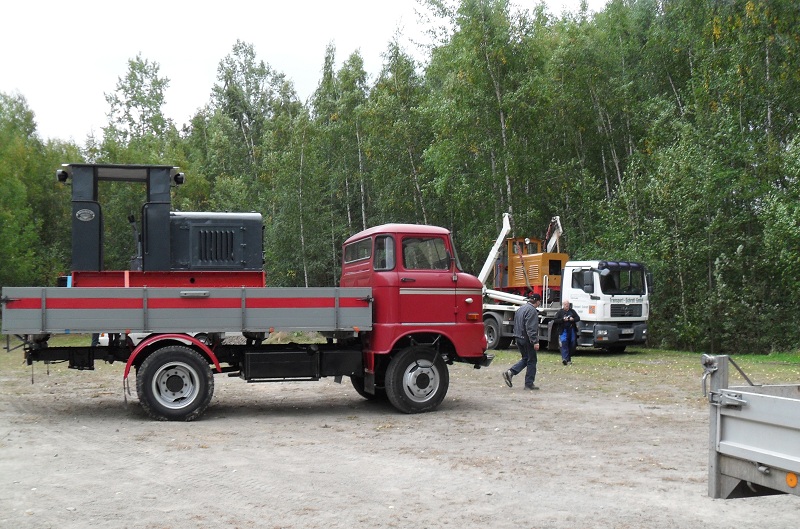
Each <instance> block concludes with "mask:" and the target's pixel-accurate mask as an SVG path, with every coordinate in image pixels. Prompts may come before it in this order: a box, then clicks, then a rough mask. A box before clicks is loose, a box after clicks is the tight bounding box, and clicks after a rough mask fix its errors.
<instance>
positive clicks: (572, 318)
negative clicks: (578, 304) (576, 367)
mask: <svg viewBox="0 0 800 529" xmlns="http://www.w3.org/2000/svg"><path fill="white" fill-rule="evenodd" d="M579 321H581V317H580V316H578V313H577V312H575V309H573V308H572V304H571V303H570V302H569V300H567V299H565V300H564V301H563V302H562V303H561V308H560V309H558V312H556V315H555V317H554V318H553V323H554V324H556V325H558V343H559V344H560V345H561V363H562V364H563V365H565V366H567V365H572V353H574V352H575V348H576V347H577V344H578V327H577V326H576V325H575V324H576V323H577V322H579Z"/></svg>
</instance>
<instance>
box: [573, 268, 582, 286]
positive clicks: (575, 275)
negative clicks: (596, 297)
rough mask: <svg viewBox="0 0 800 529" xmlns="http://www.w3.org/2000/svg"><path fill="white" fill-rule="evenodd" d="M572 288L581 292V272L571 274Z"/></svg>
mask: <svg viewBox="0 0 800 529" xmlns="http://www.w3.org/2000/svg"><path fill="white" fill-rule="evenodd" d="M572 288H577V289H578V290H583V270H575V271H574V272H572Z"/></svg>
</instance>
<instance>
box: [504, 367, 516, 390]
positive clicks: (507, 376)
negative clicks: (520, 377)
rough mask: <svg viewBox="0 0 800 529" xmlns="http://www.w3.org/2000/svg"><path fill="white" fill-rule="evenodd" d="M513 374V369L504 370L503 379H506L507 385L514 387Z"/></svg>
mask: <svg viewBox="0 0 800 529" xmlns="http://www.w3.org/2000/svg"><path fill="white" fill-rule="evenodd" d="M513 376H514V375H512V374H511V371H503V380H505V381H506V386H508V387H513V385H512V384H511V377H513Z"/></svg>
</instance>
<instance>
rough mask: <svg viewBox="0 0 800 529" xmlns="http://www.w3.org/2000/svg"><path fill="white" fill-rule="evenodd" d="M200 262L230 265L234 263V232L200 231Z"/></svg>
mask: <svg viewBox="0 0 800 529" xmlns="http://www.w3.org/2000/svg"><path fill="white" fill-rule="evenodd" d="M197 233H198V236H199V239H200V240H199V241H198V245H197V247H198V249H199V258H200V262H201V263H202V264H204V265H207V264H213V263H218V264H230V263H232V262H233V261H234V251H233V248H234V231H233V230H223V229H213V230H198V232H197Z"/></svg>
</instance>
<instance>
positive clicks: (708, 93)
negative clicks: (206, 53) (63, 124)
mask: <svg viewBox="0 0 800 529" xmlns="http://www.w3.org/2000/svg"><path fill="white" fill-rule="evenodd" d="M422 4H423V5H424V7H425V10H424V11H425V12H424V13H423V16H426V17H430V18H429V20H432V21H434V22H435V24H433V25H432V26H431V27H432V28H434V29H433V30H432V31H433V32H434V35H433V37H434V38H433V40H432V42H433V43H434V44H432V45H430V46H429V47H428V48H427V50H426V55H425V57H426V59H425V60H423V61H418V60H416V59H414V58H413V56H412V55H411V54H409V53H408V51H407V50H404V49H402V48H401V46H399V44H398V43H397V41H396V40H394V41H390V42H389V43H388V44H387V48H386V50H385V53H384V55H383V57H384V62H383V67H382V70H381V72H380V74H379V75H378V76H377V77H376V78H375V79H374V80H370V79H369V77H368V75H367V74H366V72H365V71H364V68H363V61H362V58H361V56H360V55H359V53H358V52H355V53H352V54H351V55H350V56H348V58H347V59H346V60H345V61H344V62H343V63H342V66H341V67H340V68H338V69H337V68H336V67H335V64H336V49H335V47H334V46H333V45H331V46H329V47H328V49H327V50H326V53H325V56H324V58H323V69H322V76H321V79H320V81H319V84H318V87H317V89H316V91H315V92H314V93H313V95H312V96H311V97H310V98H309V100H308V101H307V102H302V101H300V100H299V99H298V96H297V93H296V91H295V89H294V87H293V84H292V81H291V79H288V78H286V76H285V75H283V74H282V73H281V72H278V71H275V70H274V69H273V68H271V67H270V65H269V63H268V62H266V61H264V60H263V59H259V58H258V56H257V54H256V50H255V49H253V46H252V45H250V44H248V43H246V42H241V41H237V42H236V43H235V44H234V45H233V48H232V51H231V53H230V54H229V55H228V56H226V57H224V58H222V59H221V60H220V62H219V67H218V75H217V83H216V84H215V86H214V87H213V89H212V92H211V94H210V98H209V101H208V103H207V104H206V105H205V106H204V107H203V108H202V109H200V110H199V111H198V112H197V113H196V115H195V116H194V117H193V118H192V119H191V121H190V122H189V123H185V124H177V123H174V122H172V121H171V120H169V119H167V118H165V116H164V114H163V112H162V107H163V105H164V103H165V101H164V91H165V88H166V87H168V86H169V79H168V78H166V77H163V76H162V75H161V73H160V69H159V65H158V63H156V62H152V61H149V60H148V59H147V58H144V57H141V56H137V57H135V58H132V59H130V60H129V62H128V69H127V71H126V72H125V73H124V74H123V75H122V76H121V77H120V78H119V80H118V83H117V86H116V87H115V91H113V92H111V93H107V94H106V100H107V103H108V124H107V126H105V127H103V128H102V134H101V135H100V136H99V137H98V136H94V135H90V136H88V137H87V139H86V141H85V143H84V144H76V143H74V142H72V141H68V142H65V141H62V140H50V139H42V138H40V137H39V136H38V134H37V130H36V120H35V116H34V114H33V112H32V111H31V110H30V109H29V108H28V106H27V103H26V100H25V97H24V95H23V94H6V93H0V256H2V257H1V258H0V286H6V285H8V286H10V285H54V284H55V280H56V277H57V276H58V275H59V274H63V273H65V272H66V271H68V270H69V266H70V244H71V242H70V241H71V239H70V230H69V226H70V221H69V217H70V207H71V206H70V191H69V189H68V188H67V187H66V186H62V185H58V184H56V179H55V176H54V175H55V169H57V168H58V167H59V166H60V164H62V163H76V162H93V163H137V164H169V165H175V166H179V167H181V168H182V170H184V172H185V173H186V175H187V183H186V184H185V185H184V186H181V187H180V188H178V189H177V190H176V191H175V196H174V199H173V202H174V206H175V207H176V209H179V210H183V211H203V210H221V211H258V212H260V213H262V214H263V215H264V218H265V221H266V233H265V248H266V264H265V267H266V271H267V278H268V284H269V285H270V286H330V285H335V284H336V282H337V280H338V273H339V260H340V252H341V244H342V242H343V240H344V239H345V238H346V237H347V236H349V235H351V234H353V233H355V232H357V231H359V230H361V229H362V228H364V227H369V226H373V225H377V224H381V223H384V222H411V223H424V224H434V225H440V226H444V227H447V228H449V229H450V230H452V232H453V233H454V237H455V240H456V244H457V245H458V247H459V253H460V259H461V262H462V264H463V265H464V267H465V268H466V269H467V271H470V272H472V273H476V272H477V271H478V270H479V269H480V267H481V265H482V263H483V261H484V259H485V258H486V254H487V252H488V251H489V248H490V247H491V245H492V242H493V241H494V238H495V237H496V236H497V233H498V231H499V228H500V223H501V218H502V214H503V213H504V212H508V213H511V214H512V218H513V227H514V232H515V234H516V235H526V236H538V237H543V236H544V230H545V229H546V227H547V225H548V223H549V220H550V218H551V217H552V216H554V215H560V216H561V220H562V223H563V225H564V228H565V234H564V236H563V237H562V241H561V242H562V250H563V251H566V252H567V253H569V254H570V256H571V257H572V258H573V259H582V258H586V259H590V258H606V259H618V260H623V259H625V260H637V261H642V262H644V263H646V264H647V266H648V267H649V269H650V270H651V271H652V272H653V275H654V277H655V282H656V290H655V294H654V296H653V299H652V305H651V309H652V318H651V325H650V334H651V336H650V341H651V345H655V346H661V347H677V348H685V349H690V350H693V351H702V352H711V353H769V352H773V351H792V350H795V351H796V350H797V343H798V342H800V325H798V322H800V187H798V178H799V177H800V135H799V134H798V132H800V124H798V111H800V8H798V6H797V4H796V2H795V1H794V0H773V1H755V0H750V1H742V0H724V1H722V0H660V1H657V0H611V1H610V2H609V3H608V4H607V6H606V8H605V9H604V10H603V11H601V12H598V13H594V14H591V13H588V12H587V10H586V9H584V10H582V11H580V12H578V13H574V14H569V13H567V14H564V15H561V16H559V17H554V16H552V15H550V14H548V13H547V12H546V11H545V10H544V8H543V7H538V8H535V9H533V10H524V11H519V10H516V9H513V8H512V7H511V6H510V5H509V3H508V1H506V0H461V1H453V2H447V1H438V0H424V1H423V2H422ZM106 187H107V189H101V200H102V205H103V208H104V210H105V228H106V233H105V241H106V242H105V259H106V267H107V268H109V269H124V268H126V267H127V264H128V261H129V259H130V257H131V256H132V255H133V254H134V253H135V243H134V239H133V236H132V234H131V229H130V227H129V225H128V223H127V216H128V215H129V214H135V215H136V217H137V218H139V217H140V211H139V207H140V206H139V205H140V204H141V203H143V201H144V200H143V198H144V189H138V188H137V186H131V185H118V184H109V185H108V186H106Z"/></svg>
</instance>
